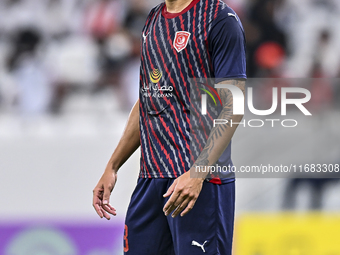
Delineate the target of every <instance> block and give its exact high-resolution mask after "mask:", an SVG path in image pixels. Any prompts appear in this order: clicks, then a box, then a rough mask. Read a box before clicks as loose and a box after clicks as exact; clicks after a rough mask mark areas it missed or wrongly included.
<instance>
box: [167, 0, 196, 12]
mask: <svg viewBox="0 0 340 255" xmlns="http://www.w3.org/2000/svg"><path fill="white" fill-rule="evenodd" d="M192 1H193V0H165V4H166V10H167V12H170V13H179V12H181V11H183V10H184V9H185V8H186V7H188V6H189V4H190V3H191V2H192Z"/></svg>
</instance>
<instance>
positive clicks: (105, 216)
mask: <svg viewBox="0 0 340 255" xmlns="http://www.w3.org/2000/svg"><path fill="white" fill-rule="evenodd" d="M100 209H101V211H102V213H103V216H104V218H105V219H107V220H110V218H111V217H110V215H109V214H108V213H107V212H105V210H104V209H103V208H102V207H101V208H100Z"/></svg>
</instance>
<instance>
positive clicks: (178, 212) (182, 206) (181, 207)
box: [171, 198, 190, 218]
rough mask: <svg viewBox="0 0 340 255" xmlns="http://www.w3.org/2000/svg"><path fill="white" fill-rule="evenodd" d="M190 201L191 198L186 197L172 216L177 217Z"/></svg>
mask: <svg viewBox="0 0 340 255" xmlns="http://www.w3.org/2000/svg"><path fill="white" fill-rule="evenodd" d="M189 202H190V198H187V199H185V200H184V201H183V202H182V203H181V204H180V205H179V206H177V207H176V209H175V211H174V212H173V213H172V214H171V217H172V218H175V217H176V216H177V215H178V214H180V212H181V211H183V210H184V208H185V207H186V206H187V205H188V203H189Z"/></svg>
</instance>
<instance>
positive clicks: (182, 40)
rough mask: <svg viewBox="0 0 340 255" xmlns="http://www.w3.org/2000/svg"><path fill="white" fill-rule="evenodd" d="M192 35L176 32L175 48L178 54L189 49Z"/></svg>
mask: <svg viewBox="0 0 340 255" xmlns="http://www.w3.org/2000/svg"><path fill="white" fill-rule="evenodd" d="M190 35H191V34H190V33H189V32H186V31H178V32H176V35H175V39H174V48H175V49H176V50H177V52H181V51H182V50H184V49H185V47H187V44H188V41H189V38H190Z"/></svg>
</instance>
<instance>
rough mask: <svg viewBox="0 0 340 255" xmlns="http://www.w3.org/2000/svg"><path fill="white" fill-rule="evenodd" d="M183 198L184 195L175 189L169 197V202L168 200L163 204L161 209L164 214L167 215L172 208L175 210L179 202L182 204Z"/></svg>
mask: <svg viewBox="0 0 340 255" xmlns="http://www.w3.org/2000/svg"><path fill="white" fill-rule="evenodd" d="M173 197H174V198H173ZM184 200H185V196H183V195H181V194H180V193H179V192H178V191H175V192H174V193H173V194H172V195H171V197H170V199H169V201H170V202H169V201H168V202H167V203H166V204H165V206H164V210H163V211H164V212H165V215H166V216H168V215H169V214H170V213H171V212H172V211H173V210H175V209H176V208H177V207H178V206H179V205H180V204H182V203H183V201H184ZM168 203H169V204H168ZM167 204H168V205H167ZM166 206H167V207H166Z"/></svg>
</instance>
